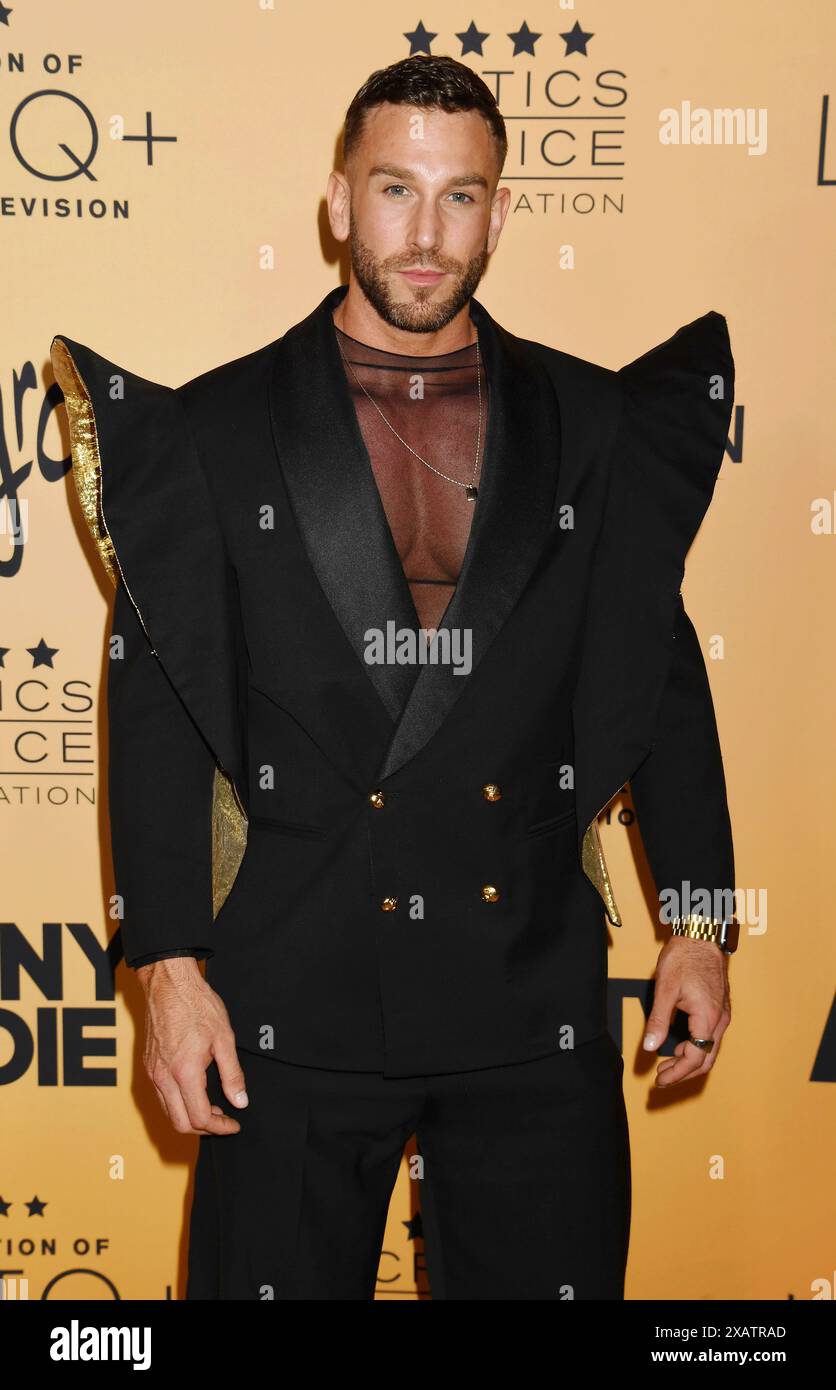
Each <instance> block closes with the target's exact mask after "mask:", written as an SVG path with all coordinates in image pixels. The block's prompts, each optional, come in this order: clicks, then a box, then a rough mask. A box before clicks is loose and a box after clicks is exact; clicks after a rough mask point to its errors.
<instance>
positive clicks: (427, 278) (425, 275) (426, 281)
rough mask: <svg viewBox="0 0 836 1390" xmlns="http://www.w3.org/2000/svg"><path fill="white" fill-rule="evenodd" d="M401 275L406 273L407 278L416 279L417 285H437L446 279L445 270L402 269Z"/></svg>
mask: <svg viewBox="0 0 836 1390" xmlns="http://www.w3.org/2000/svg"><path fill="white" fill-rule="evenodd" d="M401 275H405V276H406V278H407V280H412V281H414V283H415V284H416V285H435V284H436V283H437V282H438V281H439V280H443V279H444V271H443V270H402V271H401Z"/></svg>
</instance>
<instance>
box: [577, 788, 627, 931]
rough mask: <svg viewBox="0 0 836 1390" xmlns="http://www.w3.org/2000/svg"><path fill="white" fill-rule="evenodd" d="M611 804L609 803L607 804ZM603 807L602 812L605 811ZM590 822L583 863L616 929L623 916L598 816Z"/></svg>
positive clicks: (583, 849)
mask: <svg viewBox="0 0 836 1390" xmlns="http://www.w3.org/2000/svg"><path fill="white" fill-rule="evenodd" d="M610 799H612V798H610ZM607 804H609V803H607ZM603 809H604V808H603V806H602V807H601V810H603ZM600 814H601V811H599V812H598V813H597V815H596V816H595V818H594V819H593V820H591V821H590V822H589V825H588V826H587V827H586V831H585V832H584V837H583V847H582V851H581V863H582V866H583V871H584V873H585V874H586V876H587V878H588V879H589V880H590V882H591V883H592V884H593V886H594V887H595V888H597V890H598V894H599V896H600V898H601V900H602V902H603V904H604V907H605V908H606V912H607V916H608V917H609V919H610V921H611V922H612V924H613V926H614V927H620V926H622V921H621V916H620V914H619V911H618V908H617V907H616V903H615V898H614V897H613V891H612V884H611V882H610V876H609V874H608V873H607V863H606V860H605V859H604V850H603V846H602V844H601V832H600V830H599V829H598V816H600Z"/></svg>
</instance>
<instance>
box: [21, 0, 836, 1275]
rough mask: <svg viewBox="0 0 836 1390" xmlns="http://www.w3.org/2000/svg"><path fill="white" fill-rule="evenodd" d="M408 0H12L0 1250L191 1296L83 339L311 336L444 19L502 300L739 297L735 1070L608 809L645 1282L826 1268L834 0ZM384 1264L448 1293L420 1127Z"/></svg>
mask: <svg viewBox="0 0 836 1390" xmlns="http://www.w3.org/2000/svg"><path fill="white" fill-rule="evenodd" d="M413 3H414V0H409V4H407V5H404V4H402V3H398V4H396V5H393V4H391V3H390V2H387V3H383V0H364V2H363V3H362V4H361V5H355V6H354V7H352V8H351V9H350V10H347V9H346V8H345V7H344V6H343V5H341V4H339V3H337V0H324V3H321V4H319V5H316V6H314V7H311V6H297V5H293V6H291V5H287V4H283V3H279V2H278V0H277V3H275V4H270V3H260V0H241V2H240V3H236V4H234V5H231V4H228V3H221V0H201V3H200V4H198V3H196V0H184V3H181V4H178V5H171V4H167V3H163V0H146V3H145V4H144V5H143V6H142V8H141V13H140V12H139V11H137V10H135V9H134V8H132V7H125V6H121V5H109V4H104V3H102V2H101V0H79V3H77V4H74V5H72V6H70V5H66V4H64V3H62V2H61V0H41V3H39V4H38V5H37V6H32V5H29V4H25V3H23V0H21V3H19V4H13V5H12V6H7V5H4V4H2V3H0V239H1V240H2V277H3V315H2V329H1V330H0V470H1V471H2V478H0V491H1V492H2V499H3V508H2V512H3V519H2V533H1V534H0V706H2V708H0V839H1V840H2V847H3V848H2V861H3V862H2V882H1V887H2V903H0V919H1V920H0V1086H1V1087H2V1091H1V1092H0V1095H2V1104H3V1120H2V1126H0V1274H2V1276H3V1277H4V1278H5V1279H6V1280H7V1287H9V1288H14V1287H15V1281H18V1283H17V1288H18V1290H19V1293H20V1296H25V1295H26V1294H27V1293H28V1297H29V1298H30V1299H32V1298H34V1299H42V1298H51V1299H64V1298H84V1299H115V1298H122V1299H178V1298H182V1297H183V1294H184V1287H185V1285H184V1273H185V1248H186V1246H185V1234H184V1221H185V1217H186V1215H187V1212H188V1207H189V1201H190V1192H191V1168H192V1164H193V1160H194V1158H195V1155H196V1150H197V1145H198V1143H199V1140H198V1139H196V1138H194V1137H188V1136H181V1135H177V1134H175V1133H174V1132H173V1131H172V1130H170V1128H169V1127H168V1125H167V1122H166V1121H165V1119H164V1117H163V1115H162V1112H161V1110H160V1108H159V1106H158V1102H157V1099H156V1095H155V1094H154V1092H153V1089H152V1087H151V1085H150V1082H148V1081H147V1079H146V1077H145V1074H144V1072H143V1070H142V1066H141V1053H142V1030H143V1009H142V997H141V991H140V989H139V987H138V984H137V982H136V979H135V976H134V975H133V973H132V972H131V971H129V970H128V969H127V968H126V967H125V965H124V963H123V961H122V959H121V949H120V944H119V934H118V922H117V921H114V920H112V919H111V918H110V916H109V898H110V895H111V893H112V892H113V882H112V872H111V865H110V859H109V842H108V813H107V798H106V709H105V700H104V695H105V688H104V665H105V654H106V631H107V625H108V619H109V605H110V603H111V602H112V589H111V588H110V586H109V584H108V582H107V580H106V577H105V575H104V571H103V570H102V567H101V564H100V563H99V561H98V558H97V555H96V553H95V550H94V547H93V544H92V541H91V539H90V537H89V534H88V532H87V529H86V526H85V523H84V520H83V517H82V514H81V511H80V508H79V505H78V501H77V498H76V496H75V491H74V487H73V482H72V476H71V473H70V467H69V458H68V453H69V447H68V431H67V421H66V415H65V412H64V408H63V405H62V397H61V393H60V391H59V390H58V388H57V386H56V385H55V382H54V379H53V376H52V372H51V367H50V363H49V347H50V343H51V341H52V338H53V335H55V334H66V335H67V336H68V337H70V338H72V339H74V340H76V341H80V342H82V343H85V344H87V345H89V346H90V347H92V348H94V349H95V350H96V351H97V352H99V353H101V354H103V355H104V356H106V357H107V358H109V359H110V360H111V361H114V362H116V363H118V364H120V365H122V366H124V367H125V368H127V369H128V370H129V371H131V372H134V373H137V374H139V375H141V376H145V377H148V378H151V379H152V380H155V381H159V382H164V383H166V384H168V385H171V386H176V385H179V384H180V383H181V382H184V381H186V380H188V379H189V378H191V377H193V376H195V375H196V374H197V373H199V372H201V371H204V370H206V369H208V368H210V367H212V366H214V365H216V364H217V363H220V362H222V361H227V360H230V359H232V358H235V357H238V356H240V355H242V354H244V353H246V352H248V351H250V350H252V349H254V348H256V347H259V346H261V345H262V344H264V343H266V342H269V341H271V340H272V339H274V338H277V337H278V336H279V335H280V334H281V333H282V332H283V331H284V330H285V329H286V328H287V327H289V326H290V325H291V324H293V323H295V322H297V321H298V320H299V319H301V318H303V317H304V316H305V315H307V314H308V313H309V312H310V310H311V309H312V308H313V307H314V306H315V305H316V304H317V303H318V302H319V300H320V299H321V298H322V296H323V295H324V294H325V292H326V291H327V290H328V289H329V288H330V287H331V286H333V285H336V284H338V283H341V282H344V281H345V280H346V278H347V264H346V261H345V258H344V250H343V248H341V247H339V246H337V245H336V244H335V243H334V242H333V241H332V240H331V239H330V234H329V232H328V225H327V219H326V216H325V210H324V201H323V193H324V188H325V184H326V180H327V176H328V173H329V171H330V170H331V168H332V166H333V164H334V161H335V158H336V156H337V152H338V141H339V135H340V128H341V123H342V118H343V115H344V112H345V109H346V106H347V105H348V103H349V101H350V99H351V97H352V96H353V94H354V92H355V91H356V90H357V88H358V87H359V86H360V85H361V83H362V82H363V81H364V80H365V79H366V77H367V76H368V75H369V73H370V72H371V71H372V70H373V69H375V68H379V67H383V66H386V65H387V64H389V63H391V62H394V61H395V60H397V59H399V58H402V57H405V56H407V55H408V54H410V53H432V54H436V55H438V54H450V55H451V56H453V57H456V58H459V59H462V60H463V61H465V62H466V63H468V64H470V65H472V67H473V68H474V69H475V70H476V71H477V72H478V73H479V74H480V75H481V76H482V77H483V78H484V80H485V81H486V82H487V83H488V84H489V85H490V86H491V87H492V89H493V90H494V91H496V93H497V94H498V100H499V104H500V109H501V110H502V113H503V115H504V117H505V119H506V122H507V124H508V134H509V141H510V148H509V154H508V160H507V164H506V167H505V173H504V177H503V183H505V184H506V185H507V186H508V187H509V188H510V189H511V209H510V212H509V215H508V220H507V223H506V225H505V229H504V232H503V236H502V240H501V242H500V246H499V249H498V250H497V252H496V254H495V255H494V257H493V259H492V263H491V265H490V267H489V269H488V272H487V275H486V277H485V279H484V280H483V282H482V284H481V285H480V287H479V290H478V291H477V297H478V298H479V299H480V300H481V301H482V302H483V303H484V304H485V305H486V306H487V307H488V308H489V310H490V312H491V313H492V314H493V315H494V317H495V318H497V319H498V320H499V322H500V323H502V324H503V325H504V326H506V327H507V328H508V329H510V330H511V331H512V332H514V333H517V334H519V335H521V336H524V337H529V338H535V339H538V340H540V341H542V342H545V343H548V344H551V345H553V346H555V347H559V348H562V349H564V350H566V351H568V352H572V353H574V354H576V355H579V356H581V357H586V358H590V359H592V360H594V361H598V362H601V363H603V364H604V365H606V366H608V367H613V368H617V367H619V366H621V365H622V364H623V363H625V362H627V361H630V360H632V359H633V358H634V357H636V356H638V355H639V354H640V353H642V352H644V351H645V350H647V349H648V348H649V347H651V346H653V345H654V344H656V343H658V342H661V341H662V340H664V339H666V338H668V337H669V336H670V335H671V334H672V333H674V332H675V331H676V329H677V328H679V327H680V326H681V325H682V324H685V323H688V322H689V321H690V320H692V319H694V318H695V317H697V316H699V315H701V314H703V313H705V312H706V311H708V310H710V309H716V310H718V311H719V312H720V313H722V314H724V315H725V316H726V318H727V320H728V323H729V329H730V333H731V339H732V346H733V350H734V354H735V359H736V364H737V391H736V401H735V408H734V414H733V419H732V431H731V434H730V437H729V440H728V444H727V449H726V455H725V458H724V461H723V466H722V469H721V472H720V477H719V480H718V484H717V488H716V491H715V496H714V500H713V503H712V505H711V507H710V509H709V512H708V516H707V518H706V521H705V524H704V525H703V528H702V530H701V531H700V534H699V536H698V537H697V540H696V542H695V544H694V546H693V547H692V550H691V552H690V555H689V557H688V562H687V568H686V577H685V582H684V586H683V587H684V595H685V600H686V605H687V608H688V611H689V613H690V615H691V617H692V619H693V621H694V623H695V626H696V628H697V631H698V633H699V635H700V639H701V642H702V648H703V652H704V655H705V659H706V662H707V665H708V670H709V675H710V679H711V685H712V690H713V694H714V700H715V705H716V711H717V719H718V724H719V729H720V735H721V740H722V746H723V751H724V758H725V765H726V774H727V780H728V788H729V796H730V804H731V812H732V819H733V826H734V833H735V851H736V867H737V884H738V891H739V901H738V917H739V920H740V922H741V939H740V949H739V951H738V953H737V955H736V956H734V957H733V958H732V960H731V964H730V978H731V992H732V1005H733V1021H732V1025H731V1027H730V1029H729V1031H728V1033H727V1034H726V1037H725V1039H724V1041H723V1044H722V1048H721V1051H720V1056H719V1058H718V1061H717V1064H716V1065H715V1067H714V1070H713V1071H712V1072H711V1073H710V1075H709V1077H708V1078H707V1079H706V1080H705V1081H703V1082H701V1083H691V1084H689V1085H687V1086H677V1087H674V1088H673V1089H672V1090H670V1091H667V1092H664V1091H659V1090H658V1089H654V1087H653V1077H654V1075H655V1070H656V1061H655V1059H653V1058H649V1057H647V1055H646V1054H643V1053H642V1051H641V1037H642V1025H643V1022H644V1017H645V1012H646V1010H647V1009H648V1007H649V999H650V987H651V986H650V982H651V979H652V975H653V971H654V967H655V962H656V958H657V955H658V951H659V949H660V946H661V944H662V939H663V937H662V929H661V928H659V927H658V925H656V923H655V896H654V892H653V885H652V882H651V879H650V876H649V873H648V870H647V865H646V862H645V859H644V855H643V851H642V846H641V841H640V837H639V834H638V830H637V826H636V824H635V816H634V812H633V808H632V802H631V798H630V789H629V786H625V787H624V788H623V789H622V791H621V793H620V795H619V796H618V797H617V798H616V799H615V801H614V802H613V803H612V805H611V806H610V808H609V811H608V813H607V814H606V816H605V817H602V837H603V842H604V847H605V853H606V856H607V861H608V866H609V870H610V875H611V877H612V880H613V885H614V889H615V894H616V898H617V900H618V904H619V909H620V911H621V914H622V916H623V919H624V925H623V927H621V928H620V929H616V930H612V929H611V930H610V937H611V951H610V980H611V983H610V1004H611V1009H610V1025H611V1030H612V1032H613V1035H614V1037H615V1038H616V1039H617V1041H618V1043H619V1045H620V1046H621V1048H622V1050H623V1053H624V1057H625V1076H624V1086H625V1095H626V1100H627V1105H628V1110H629V1116H630V1126H631V1136H632V1150H633V1182H634V1198H633V1228H632V1242H631V1253H630V1264H629V1275H628V1283H627V1297H628V1298H629V1299H646V1298H659V1299H670V1300H677V1299H690V1298H696V1299H706V1300H711V1299H721V1298H726V1297H742V1298H748V1299H818V1298H827V1299H830V1298H832V1297H833V1296H834V1280H836V1273H834V1270H836V1221H835V1220H834V1197H833V1192H834V1188H833V1158H834V1148H833V1139H834V1110H833V1101H834V1094H836V1016H834V997H833V991H834V970H833V965H834V950H833V940H834V931H833V910H834V893H833V887H832V871H833V870H832V866H833V864H834V862H835V861H836V836H835V835H834V812H833V797H834V786H836V755H834V738H833V711H834V707H836V703H835V702H834V686H835V685H836V681H835V680H834V677H835V676H836V644H834V636H833V609H834V600H836V585H835V584H834V575H836V460H834V452H833V426H832V420H831V418H830V415H831V411H830V407H831V403H832V399H833V377H834V371H836V341H834V323H836V293H834V269H833V244H834V221H835V220H836V67H834V53H836V11H834V9H833V7H832V6H830V5H829V4H827V3H825V0H818V3H816V0H796V4H795V6H794V7H793V10H792V14H791V15H790V11H789V10H788V9H787V7H786V5H784V4H779V3H773V0H704V3H702V4H700V5H697V6H695V5H685V4H681V5H671V4H670V3H668V2H667V0H639V2H638V3H635V4H630V5H626V4H623V3H621V2H620V0H577V3H575V4H572V3H568V2H567V3H560V0H550V3H548V4H546V3H543V0H533V3H531V4H528V0H526V4H525V5H523V6H522V8H520V7H519V6H518V5H517V4H516V0H515V4H514V5H513V6H509V5H508V4H507V3H501V4H500V3H496V0H478V3H476V2H475V0H473V3H471V0H467V4H466V5H465V4H463V3H462V4H459V3H458V0H444V4H441V3H439V0H421V3H420V5H418V6H417V8H411V6H412V5H413ZM831 92H832V94H833V101H832V102H831V101H830V95H831ZM682 795H683V796H688V795H689V788H688V787H687V786H683V787H682ZM228 1142H233V1143H234V1142H235V1140H234V1139H232V1140H229V1141H228ZM413 1167H414V1165H413ZM490 1223H491V1213H490V1210H486V1211H485V1230H486V1237H487V1236H488V1235H489V1231H490ZM19 1281H28V1282H24V1283H21V1282H19ZM378 1296H379V1297H380V1298H381V1299H398V1298H400V1299H415V1298H422V1297H428V1296H429V1289H428V1283H427V1278H426V1273H425V1268H424V1257H423V1242H422V1233H421V1211H420V1181H414V1180H413V1179H412V1177H411V1173H410V1163H409V1153H407V1154H406V1155H405V1157H404V1163H403V1168H402V1171H401V1174H400V1177H399V1180H398V1184H397V1187H396V1190H395V1193H394V1195H393V1199H392V1205H391V1209H390V1214H389V1222H388V1226H387V1230H386V1235H385V1240H384V1249H383V1254H382V1258H381V1263H380V1272H379V1295H378Z"/></svg>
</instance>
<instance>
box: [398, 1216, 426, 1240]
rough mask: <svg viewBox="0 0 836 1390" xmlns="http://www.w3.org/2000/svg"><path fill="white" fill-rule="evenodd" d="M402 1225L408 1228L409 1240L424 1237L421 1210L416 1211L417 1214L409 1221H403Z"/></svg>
mask: <svg viewBox="0 0 836 1390" xmlns="http://www.w3.org/2000/svg"><path fill="white" fill-rule="evenodd" d="M401 1225H402V1226H406V1229H407V1230H408V1232H409V1235H408V1237H407V1239H408V1240H423V1239H424V1223H423V1221H422V1220H421V1213H420V1211H416V1213H415V1215H414V1216H413V1217H411V1218H410V1220H409V1221H402V1222H401Z"/></svg>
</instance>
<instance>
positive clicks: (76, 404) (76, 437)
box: [49, 338, 119, 588]
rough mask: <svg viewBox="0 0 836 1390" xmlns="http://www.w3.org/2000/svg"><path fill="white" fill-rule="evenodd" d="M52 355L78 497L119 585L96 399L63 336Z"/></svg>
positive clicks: (115, 581) (51, 350)
mask: <svg viewBox="0 0 836 1390" xmlns="http://www.w3.org/2000/svg"><path fill="white" fill-rule="evenodd" d="M49 356H50V360H51V362H52V370H53V371H54V373H55V380H56V381H57V382H58V385H59V386H60V387H61V390H62V391H63V393H64V404H65V406H66V408H67V419H68V420H69V423H70V451H71V454H72V460H73V481H74V483H75V488H76V492H77V493H78V500H79V502H80V503H81V510H82V512H83V513H84V519H85V521H86V522H87V526H88V529H89V531H90V534H91V536H92V537H93V540H94V541H95V543H96V549H97V550H98V552H99V555H100V557H101V561H102V564H103V565H104V567H105V570H106V571H107V573H108V576H109V577H110V580H111V582H112V583H113V585H114V588H115V586H116V585H117V584H118V582H119V580H118V575H117V561H116V551H115V550H114V548H113V542H112V540H111V538H110V536H109V534H108V530H107V525H106V524H105V519H104V515H103V513H102V504H101V463H100V459H99V439H98V435H97V433H96V415H95V412H94V410H93V402H92V401H91V399H90V393H89V391H88V390H87V387H86V386H85V385H84V382H83V381H82V378H81V373H80V372H79V370H78V367H77V366H76V364H75V362H74V361H73V359H72V355H71V353H70V350H69V348H68V347H67V344H66V343H65V342H64V340H63V338H54V339H53V341H52V347H51V349H50V353H49Z"/></svg>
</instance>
